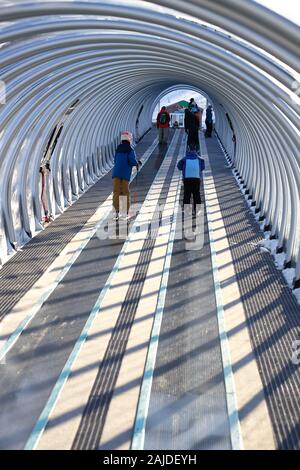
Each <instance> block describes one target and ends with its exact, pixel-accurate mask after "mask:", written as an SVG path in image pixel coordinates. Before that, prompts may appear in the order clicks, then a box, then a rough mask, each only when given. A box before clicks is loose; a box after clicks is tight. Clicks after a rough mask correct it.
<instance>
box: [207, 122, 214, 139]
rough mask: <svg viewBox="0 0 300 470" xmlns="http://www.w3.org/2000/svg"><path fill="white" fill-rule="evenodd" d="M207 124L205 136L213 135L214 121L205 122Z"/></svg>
mask: <svg viewBox="0 0 300 470" xmlns="http://www.w3.org/2000/svg"><path fill="white" fill-rule="evenodd" d="M205 124H206V132H205V137H211V134H212V131H213V123H212V122H205Z"/></svg>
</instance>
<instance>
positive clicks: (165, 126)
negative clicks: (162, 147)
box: [156, 106, 171, 144]
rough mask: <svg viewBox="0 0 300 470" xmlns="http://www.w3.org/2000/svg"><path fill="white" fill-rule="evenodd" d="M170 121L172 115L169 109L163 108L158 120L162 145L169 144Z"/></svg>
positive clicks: (159, 139)
mask: <svg viewBox="0 0 300 470" xmlns="http://www.w3.org/2000/svg"><path fill="white" fill-rule="evenodd" d="M170 120H171V119H170V114H169V113H168V111H167V108H166V107H165V106H163V107H162V108H161V110H160V112H159V113H158V115H157V118H156V126H157V129H158V141H159V143H160V144H167V143H168V137H169V126H170Z"/></svg>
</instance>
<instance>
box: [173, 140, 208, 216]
mask: <svg viewBox="0 0 300 470" xmlns="http://www.w3.org/2000/svg"><path fill="white" fill-rule="evenodd" d="M177 168H178V170H180V171H182V174H183V184H184V197H183V204H184V205H185V204H190V203H191V196H192V195H193V208H194V212H196V207H197V205H200V204H201V196H200V181H201V178H202V171H203V170H204V169H205V162H204V160H203V158H200V157H199V156H198V154H197V151H196V148H195V145H190V149H189V150H188V151H187V152H186V155H185V157H184V158H182V159H181V160H180V161H179V162H178V165H177Z"/></svg>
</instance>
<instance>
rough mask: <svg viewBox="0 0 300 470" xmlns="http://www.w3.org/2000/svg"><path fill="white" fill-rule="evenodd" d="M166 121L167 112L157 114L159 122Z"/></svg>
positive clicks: (163, 122) (164, 122)
mask: <svg viewBox="0 0 300 470" xmlns="http://www.w3.org/2000/svg"><path fill="white" fill-rule="evenodd" d="M166 123H167V113H161V114H160V116H159V124H166Z"/></svg>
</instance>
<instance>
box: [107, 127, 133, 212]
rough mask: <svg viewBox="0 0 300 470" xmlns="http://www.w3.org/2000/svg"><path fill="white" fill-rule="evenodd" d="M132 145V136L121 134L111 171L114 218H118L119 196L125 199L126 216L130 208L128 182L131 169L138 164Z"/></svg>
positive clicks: (128, 133) (125, 132)
mask: <svg viewBox="0 0 300 470" xmlns="http://www.w3.org/2000/svg"><path fill="white" fill-rule="evenodd" d="M131 144H132V134H131V133H130V132H127V131H124V132H122V133H121V144H120V145H119V146H118V148H117V150H116V154H115V161H114V167H113V171H112V178H113V186H114V187H113V206H114V209H115V211H116V218H118V217H119V210H120V196H126V198H127V214H128V212H129V207H130V193H129V182H130V178H131V173H132V168H133V167H134V166H136V167H137V169H138V168H139V162H138V161H137V159H136V154H135V151H134V150H133V148H132V147H131Z"/></svg>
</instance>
